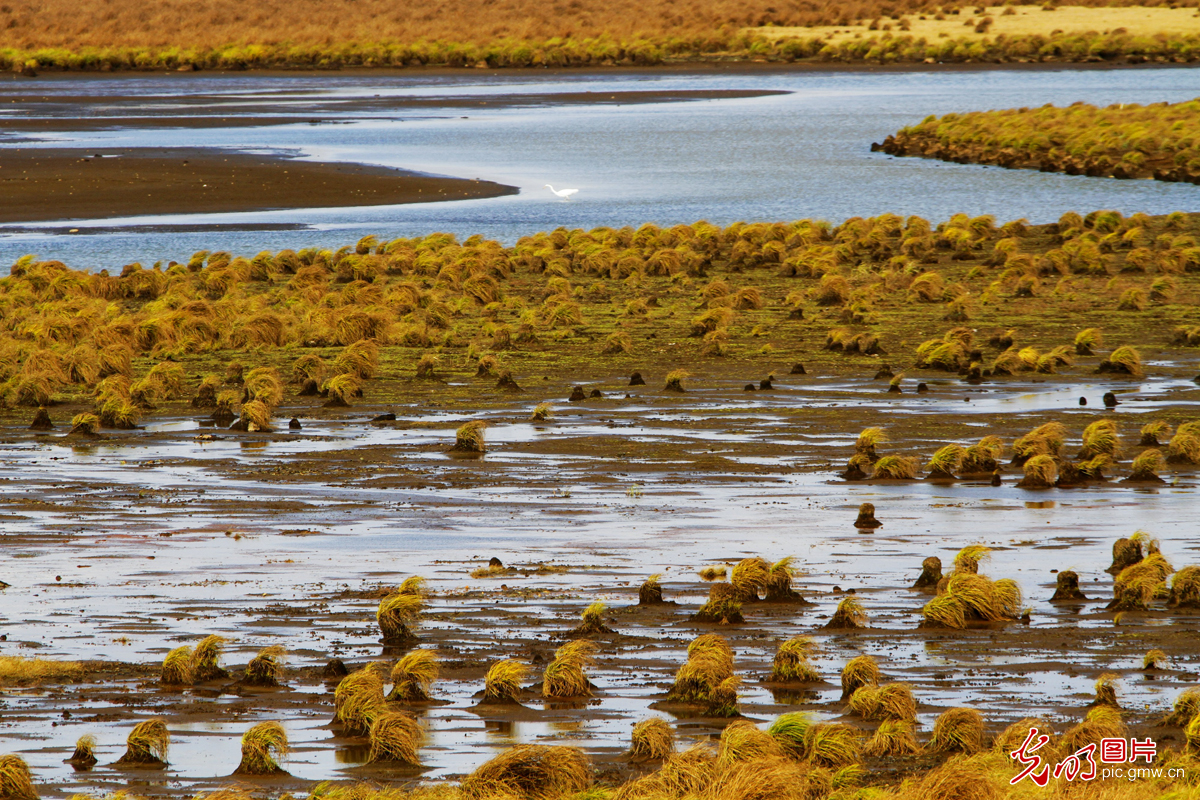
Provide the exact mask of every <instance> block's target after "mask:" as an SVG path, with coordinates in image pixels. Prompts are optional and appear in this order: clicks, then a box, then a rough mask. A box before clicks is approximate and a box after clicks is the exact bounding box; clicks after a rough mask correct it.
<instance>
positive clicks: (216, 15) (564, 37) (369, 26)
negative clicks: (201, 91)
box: [0, 0, 1200, 75]
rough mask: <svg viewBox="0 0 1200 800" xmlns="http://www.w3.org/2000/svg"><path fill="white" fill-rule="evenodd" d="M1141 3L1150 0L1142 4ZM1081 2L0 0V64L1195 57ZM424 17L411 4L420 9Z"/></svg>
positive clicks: (1183, 34) (1192, 27)
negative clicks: (251, 0)
mask: <svg viewBox="0 0 1200 800" xmlns="http://www.w3.org/2000/svg"><path fill="white" fill-rule="evenodd" d="M1151 5H1152V4H1151ZM1113 6H1116V7H1105V8H1103V9H1099V10H1097V9H1094V8H1087V7H1086V4H1080V5H1074V6H1064V7H1057V8H1056V7H1054V6H1052V5H1047V6H994V7H988V6H978V7H974V6H961V7H960V6H956V5H953V4H947V5H945V6H942V5H937V4H930V3H923V2H914V1H913V0H908V2H901V3H891V4H882V3H878V2H869V1H864V2H857V3H842V4H835V3H831V2H830V3H823V4H822V3H804V4H802V3H795V2H792V3H784V4H776V3H760V2H754V3H748V4H735V3H730V2H723V1H720V2H718V1H716V0H710V2H705V3H696V4H693V5H691V6H689V7H687V8H680V7H678V6H676V5H675V4H674V3H671V2H668V1H667V0H652V1H651V3H650V5H649V6H646V5H645V4H641V3H638V4H634V3H631V2H617V3H614V4H604V5H600V4H595V5H593V4H592V3H581V2H576V3H573V4H572V5H571V6H570V7H569V8H567V7H562V8H559V7H555V8H553V9H550V10H549V11H547V10H546V9H544V8H542V7H540V6H539V7H538V8H536V9H533V8H525V4H524V3H523V2H517V1H515V0H514V2H513V3H512V4H511V5H509V6H507V7H505V8H503V9H494V8H492V7H490V6H489V7H481V6H480V7H476V6H468V5H463V4H456V3H448V4H445V5H443V6H439V7H437V8H436V9H432V10H431V9H427V8H421V9H418V10H405V9H404V8H403V7H397V6H395V5H394V4H385V3H383V2H382V0H359V2H357V3H356V4H355V13H354V14H344V13H341V12H339V11H338V10H337V9H335V8H334V7H332V6H329V5H328V4H318V3H316V2H315V0H306V2H300V3H291V4H286V5H285V4H281V3H275V2H273V0H270V1H268V2H263V3H259V4H256V6H255V9H254V10H253V11H247V10H246V9H244V8H242V7H240V6H237V5H233V4H223V3H210V4H203V5H201V4H184V3H182V2H168V3H162V4H158V5H157V6H156V7H155V8H154V9H146V8H145V7H144V6H142V5H140V4H133V3H131V2H128V0H123V1H122V0H118V2H112V3H106V4H104V5H103V6H99V5H96V6H85V7H83V8H79V7H77V6H76V5H74V4H69V3H67V2H66V0H50V1H49V2H46V3H41V4H38V5H33V4H27V5H21V4H17V5H15V6H12V5H5V6H3V7H2V9H0V68H3V69H7V70H12V71H16V72H23V73H25V74H29V75H32V74H36V73H37V71H39V70H46V69H51V70H99V71H103V70H150V69H156V70H161V69H176V70H177V69H184V70H190V69H254V68H340V67H390V68H404V67H415V66H423V65H433V66H449V67H486V68H506V67H541V66H547V67H578V66H603V65H639V66H646V65H657V64H668V63H687V62H699V61H723V60H754V61H764V62H776V63H794V62H812V63H827V64H836V63H926V62H928V63H978V62H1085V61H1101V62H1103V61H1109V62H1115V61H1130V62H1134V63H1138V62H1142V61H1157V62H1178V63H1190V62H1192V61H1195V60H1196V59H1197V57H1198V56H1200V17H1198V16H1197V15H1196V13H1195V9H1193V8H1173V7H1169V6H1154V7H1147V5H1146V4H1141V5H1138V6H1125V5H1123V4H1113ZM418 12H419V13H418Z"/></svg>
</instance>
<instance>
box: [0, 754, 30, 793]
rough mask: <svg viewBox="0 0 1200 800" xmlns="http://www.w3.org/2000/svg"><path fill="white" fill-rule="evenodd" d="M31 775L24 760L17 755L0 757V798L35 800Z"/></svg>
mask: <svg viewBox="0 0 1200 800" xmlns="http://www.w3.org/2000/svg"><path fill="white" fill-rule="evenodd" d="M37 796H38V794H37V790H36V789H34V788H33V775H32V773H30V771H29V765H27V764H26V763H25V759H23V758H21V757H20V756H17V755H11V754H7V755H2V756H0V798H4V800H37Z"/></svg>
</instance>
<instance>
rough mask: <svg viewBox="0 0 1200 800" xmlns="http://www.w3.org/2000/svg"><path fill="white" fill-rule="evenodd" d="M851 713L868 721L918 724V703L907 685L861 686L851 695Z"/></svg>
mask: <svg viewBox="0 0 1200 800" xmlns="http://www.w3.org/2000/svg"><path fill="white" fill-rule="evenodd" d="M848 707H849V709H850V712H851V713H853V714H857V715H858V716H860V717H862V718H863V719H866V720H879V721H882V720H898V721H901V722H916V719H917V701H916V700H914V699H913V695H912V687H911V686H909V685H908V684H906V683H885V684H883V685H882V686H861V687H859V688H858V689H856V690H855V691H854V694H852V695H850V702H849V703H848Z"/></svg>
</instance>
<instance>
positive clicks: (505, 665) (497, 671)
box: [480, 658, 529, 705]
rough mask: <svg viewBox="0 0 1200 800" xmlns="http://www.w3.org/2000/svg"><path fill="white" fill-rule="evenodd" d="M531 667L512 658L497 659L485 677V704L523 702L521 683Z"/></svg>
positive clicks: (483, 701) (483, 700)
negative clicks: (521, 698)
mask: <svg viewBox="0 0 1200 800" xmlns="http://www.w3.org/2000/svg"><path fill="white" fill-rule="evenodd" d="M528 675H529V668H528V667H526V666H525V665H524V664H522V663H521V662H520V661H516V660H514V659H511V658H506V659H503V660H501V661H497V662H496V663H495V664H492V666H491V667H489V668H488V671H487V675H486V676H485V678H484V689H483V699H482V700H481V701H480V702H481V703H483V704H490V705H516V704H519V703H520V702H521V700H520V697H521V683H522V682H523V681H524V680H525V678H526V676H528Z"/></svg>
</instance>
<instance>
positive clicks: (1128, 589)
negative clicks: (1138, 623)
mask: <svg viewBox="0 0 1200 800" xmlns="http://www.w3.org/2000/svg"><path fill="white" fill-rule="evenodd" d="M1174 571H1175V570H1174V569H1173V568H1172V567H1171V565H1170V563H1168V561H1167V560H1166V558H1164V557H1163V555H1162V554H1161V553H1157V552H1152V553H1150V554H1149V555H1147V556H1146V557H1145V558H1143V559H1142V560H1141V561H1138V562H1137V563H1135V564H1130V565H1129V566H1128V567H1125V568H1124V569H1123V570H1121V571H1120V572H1119V573H1118V574H1117V577H1116V580H1114V581H1113V599H1112V601H1111V602H1110V603H1109V604H1108V605H1107V606H1106V607H1105V608H1107V609H1108V610H1110V611H1135V610H1145V609H1147V608H1149V605H1150V601H1151V600H1153V599H1155V598H1156V597H1161V598H1164V599H1165V598H1169V597H1170V592H1169V590H1168V589H1167V585H1166V579H1167V576H1168V575H1170V574H1171V573H1172V572H1174Z"/></svg>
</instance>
